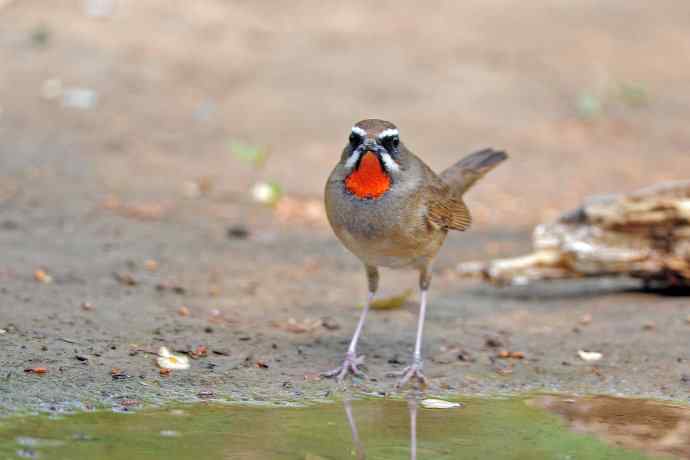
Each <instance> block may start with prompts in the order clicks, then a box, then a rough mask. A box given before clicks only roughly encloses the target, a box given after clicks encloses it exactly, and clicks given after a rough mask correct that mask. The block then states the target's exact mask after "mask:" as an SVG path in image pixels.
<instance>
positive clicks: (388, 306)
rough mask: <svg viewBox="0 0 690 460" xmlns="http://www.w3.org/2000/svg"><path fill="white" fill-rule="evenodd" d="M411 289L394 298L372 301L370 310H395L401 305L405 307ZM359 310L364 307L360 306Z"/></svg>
mask: <svg viewBox="0 0 690 460" xmlns="http://www.w3.org/2000/svg"><path fill="white" fill-rule="evenodd" d="M412 293H413V291H412V289H408V290H406V291H404V292H403V293H402V294H398V295H394V296H389V297H381V298H378V299H374V300H373V301H372V302H371V306H370V308H371V309H372V310H395V309H398V308H400V307H402V306H403V305H405V302H407V300H408V299H409V298H410V297H411V296H412ZM360 308H364V305H360Z"/></svg>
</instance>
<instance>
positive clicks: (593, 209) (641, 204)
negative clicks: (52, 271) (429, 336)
mask: <svg viewBox="0 0 690 460" xmlns="http://www.w3.org/2000/svg"><path fill="white" fill-rule="evenodd" d="M533 245H534V252H533V253H531V254H529V255H526V256H522V257H517V258H512V259H497V260H493V261H490V262H468V263H461V264H460V265H459V266H458V271H459V272H460V273H461V274H462V275H464V276H470V277H482V278H483V279H485V280H487V281H489V282H492V283H495V284H526V283H529V282H530V281H535V280H549V279H566V278H583V277H603V276H631V277H634V278H640V279H642V280H644V281H645V283H647V284H654V285H657V284H658V285H662V286H664V287H673V286H683V287H687V286H690V181H680V182H672V183H663V184H660V185H656V186H653V187H649V188H645V189H642V190H639V191H636V192H633V193H628V194H620V195H606V196H596V197H593V198H590V199H588V200H587V201H586V202H585V203H584V204H583V205H582V206H580V207H579V208H577V209H575V210H574V211H571V212H568V213H566V214H563V215H562V216H561V217H559V218H558V219H557V220H556V221H555V222H553V223H550V224H542V225H539V226H537V227H536V228H535V230H534V236H533Z"/></svg>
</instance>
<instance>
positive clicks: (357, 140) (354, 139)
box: [350, 133, 362, 148]
mask: <svg viewBox="0 0 690 460" xmlns="http://www.w3.org/2000/svg"><path fill="white" fill-rule="evenodd" d="M361 143H362V136H360V135H359V134H357V133H351V134H350V145H352V147H353V148H354V147H357V146H359V144H361Z"/></svg>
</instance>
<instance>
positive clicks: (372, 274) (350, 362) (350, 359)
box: [322, 266, 379, 382]
mask: <svg viewBox="0 0 690 460" xmlns="http://www.w3.org/2000/svg"><path fill="white" fill-rule="evenodd" d="M366 270H367V280H368V284H369V295H368V296H367V302H366V304H365V305H364V310H362V314H361V315H360V316H359V322H358V323H357V328H356V329H355V333H354V334H353V335H352V340H351V341H350V346H349V347H348V348H347V353H346V354H345V360H344V361H343V364H342V365H340V366H339V367H337V368H335V369H333V370H332V371H329V372H325V373H324V374H322V375H323V376H324V377H329V378H330V377H335V379H336V380H337V381H338V382H342V380H343V379H344V378H345V376H347V374H352V375H355V376H358V377H364V378H366V377H367V375H366V374H365V373H364V372H362V371H361V370H360V369H359V367H358V366H360V365H361V364H362V363H363V362H364V356H357V342H358V341H359V336H360V335H361V334H362V329H364V322H365V321H366V319H367V313H368V312H369V307H370V306H371V301H372V300H373V299H374V295H375V294H376V290H377V289H378V285H379V272H378V269H377V268H376V267H370V266H366Z"/></svg>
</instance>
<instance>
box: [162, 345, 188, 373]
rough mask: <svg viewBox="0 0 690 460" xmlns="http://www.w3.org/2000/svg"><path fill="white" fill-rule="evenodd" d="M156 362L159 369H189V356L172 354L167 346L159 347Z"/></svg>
mask: <svg viewBox="0 0 690 460" xmlns="http://www.w3.org/2000/svg"><path fill="white" fill-rule="evenodd" d="M156 363H158V367H160V368H161V369H189V358H188V357H187V356H181V355H174V354H172V353H171V352H170V350H168V348H167V347H160V349H159V350H158V358H157V359H156Z"/></svg>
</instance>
